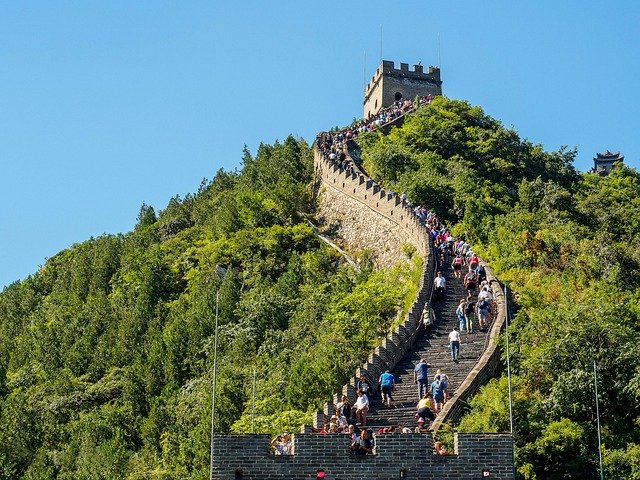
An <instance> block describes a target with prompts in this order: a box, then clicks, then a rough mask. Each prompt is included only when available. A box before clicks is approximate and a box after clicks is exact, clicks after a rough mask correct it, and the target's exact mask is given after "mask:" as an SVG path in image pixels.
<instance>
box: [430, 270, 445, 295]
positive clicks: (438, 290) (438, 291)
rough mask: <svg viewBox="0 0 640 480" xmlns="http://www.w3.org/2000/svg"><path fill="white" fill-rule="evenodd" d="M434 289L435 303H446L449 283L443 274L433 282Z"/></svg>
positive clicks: (439, 274) (440, 273)
mask: <svg viewBox="0 0 640 480" xmlns="http://www.w3.org/2000/svg"><path fill="white" fill-rule="evenodd" d="M433 288H434V290H435V291H434V295H433V296H434V300H435V301H442V302H444V301H445V295H446V288H447V281H446V280H445V278H444V277H443V276H442V272H438V274H437V276H436V278H435V279H434V280H433Z"/></svg>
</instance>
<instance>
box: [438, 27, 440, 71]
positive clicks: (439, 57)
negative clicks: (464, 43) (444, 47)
mask: <svg viewBox="0 0 640 480" xmlns="http://www.w3.org/2000/svg"><path fill="white" fill-rule="evenodd" d="M438 68H440V32H438Z"/></svg>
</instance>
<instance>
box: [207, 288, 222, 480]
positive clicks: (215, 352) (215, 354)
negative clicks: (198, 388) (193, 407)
mask: <svg viewBox="0 0 640 480" xmlns="http://www.w3.org/2000/svg"><path fill="white" fill-rule="evenodd" d="M219 301H220V291H219V290H218V291H217V292H216V323H215V327H214V331H213V387H212V391H211V454H210V457H209V460H210V463H209V480H213V436H214V434H215V418H216V368H217V366H218V304H219Z"/></svg>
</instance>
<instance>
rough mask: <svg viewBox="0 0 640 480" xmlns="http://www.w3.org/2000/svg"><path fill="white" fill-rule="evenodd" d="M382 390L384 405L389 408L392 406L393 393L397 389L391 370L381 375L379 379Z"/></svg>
mask: <svg viewBox="0 0 640 480" xmlns="http://www.w3.org/2000/svg"><path fill="white" fill-rule="evenodd" d="M378 384H379V385H380V390H381V391H382V403H386V404H387V406H389V407H390V406H391V400H393V399H392V398H391V392H392V391H393V390H395V388H396V379H395V377H394V376H393V374H392V373H391V372H389V370H387V371H386V372H384V373H383V374H382V375H380V378H379V379H378Z"/></svg>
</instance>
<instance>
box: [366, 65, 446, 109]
mask: <svg viewBox="0 0 640 480" xmlns="http://www.w3.org/2000/svg"><path fill="white" fill-rule="evenodd" d="M425 95H432V96H436V95H442V80H441V79H440V68H438V67H428V69H427V71H426V72H425V71H424V67H423V66H422V65H420V64H417V65H414V66H413V69H412V70H410V69H409V64H407V63H400V68H395V64H394V62H392V61H390V60H383V61H382V63H381V64H380V66H379V67H378V69H377V70H376V71H375V73H374V74H373V77H372V78H371V80H370V81H369V83H368V84H367V85H366V87H365V90H364V101H363V105H364V118H369V117H370V116H372V115H375V114H376V113H378V111H380V109H382V108H385V107H388V106H389V105H392V104H393V102H395V101H399V100H413V98H414V97H416V96H425Z"/></svg>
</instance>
